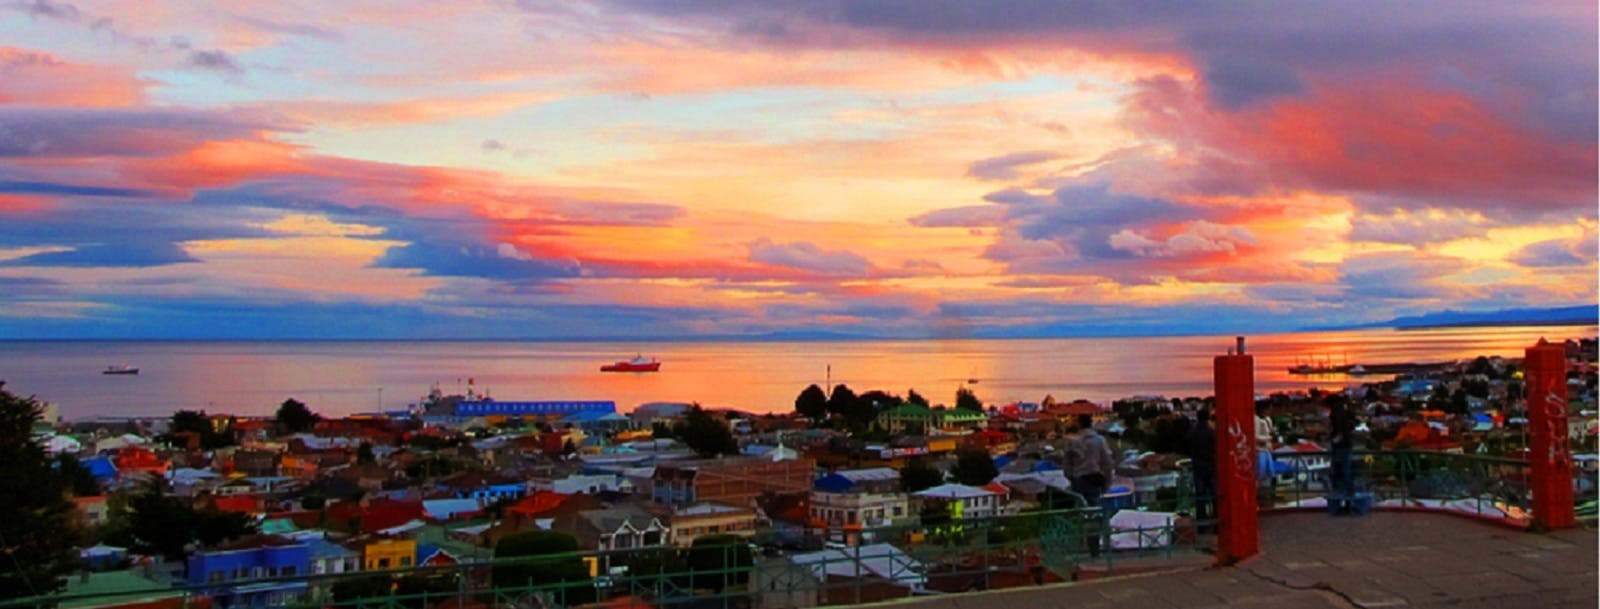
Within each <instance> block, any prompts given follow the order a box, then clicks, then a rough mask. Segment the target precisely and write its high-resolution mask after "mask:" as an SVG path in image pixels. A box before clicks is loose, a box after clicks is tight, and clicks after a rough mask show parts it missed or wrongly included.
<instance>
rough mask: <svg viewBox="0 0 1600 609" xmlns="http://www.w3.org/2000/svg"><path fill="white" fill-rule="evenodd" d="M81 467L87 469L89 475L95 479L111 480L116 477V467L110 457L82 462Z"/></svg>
mask: <svg viewBox="0 0 1600 609" xmlns="http://www.w3.org/2000/svg"><path fill="white" fill-rule="evenodd" d="M83 466H84V467H86V468H89V473H90V474H92V475H94V477H95V478H96V479H100V478H113V477H116V475H117V466H116V464H114V463H112V462H111V458H110V457H95V458H93V459H90V460H88V461H84V462H83Z"/></svg>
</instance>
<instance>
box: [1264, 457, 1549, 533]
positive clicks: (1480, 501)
mask: <svg viewBox="0 0 1600 609" xmlns="http://www.w3.org/2000/svg"><path fill="white" fill-rule="evenodd" d="M1333 458H1334V457H1333V455H1332V454H1331V453H1328V452H1299V453H1289V454H1282V453H1279V454H1274V455H1272V459H1273V463H1272V465H1271V470H1272V471H1271V472H1270V474H1271V475H1267V474H1268V473H1269V472H1267V471H1266V470H1267V467H1266V466H1263V467H1261V468H1259V469H1258V473H1260V474H1263V475H1261V476H1259V477H1258V484H1259V486H1260V488H1261V493H1260V500H1261V508H1262V509H1263V510H1270V509H1293V508H1326V507H1327V502H1328V497H1329V496H1330V494H1334V491H1335V489H1334V488H1333V484H1334V480H1333V472H1334V469H1335V465H1336V464H1335V463H1334V461H1333ZM1351 470H1352V474H1353V475H1352V478H1353V482H1354V484H1353V487H1354V490H1355V491H1356V494H1357V496H1358V497H1359V498H1360V499H1361V500H1362V501H1369V502H1370V507H1371V508H1375V509H1410V510H1428V511H1438V512H1446V513H1454V514H1460V515H1466V516H1473V517H1479V518H1487V519H1490V520H1495V521H1500V522H1503V523H1505V524H1510V525H1514V526H1528V525H1529V524H1531V518H1530V514H1531V511H1532V498H1531V496H1530V493H1529V487H1528V478H1529V468H1528V463H1527V462H1526V461H1522V460H1519V459H1508V458H1503V457H1490V456H1484V455H1472V454H1461V453H1448V452H1437V451H1424V450H1387V451H1354V452H1352V453H1351ZM1575 481H1576V478H1575ZM1363 507H1368V506H1363Z"/></svg>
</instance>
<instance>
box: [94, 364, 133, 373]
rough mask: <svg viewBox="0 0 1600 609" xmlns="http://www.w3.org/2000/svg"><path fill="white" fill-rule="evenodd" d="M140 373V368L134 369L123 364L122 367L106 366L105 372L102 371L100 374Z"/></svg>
mask: <svg viewBox="0 0 1600 609" xmlns="http://www.w3.org/2000/svg"><path fill="white" fill-rule="evenodd" d="M138 373H139V369H138V368H134V367H133V366H129V365H127V364H123V365H121V366H106V369H105V370H101V371H100V374H138Z"/></svg>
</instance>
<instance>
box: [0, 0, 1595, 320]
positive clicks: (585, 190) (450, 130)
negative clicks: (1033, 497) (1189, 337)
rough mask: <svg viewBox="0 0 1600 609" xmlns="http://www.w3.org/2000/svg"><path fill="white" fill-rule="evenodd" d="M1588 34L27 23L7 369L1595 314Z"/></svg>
mask: <svg viewBox="0 0 1600 609" xmlns="http://www.w3.org/2000/svg"><path fill="white" fill-rule="evenodd" d="M1596 23H1597V14H1596V3H1595V2H1594V1H1593V0H1582V1H1573V2H1530V3H1522V2H1496V3H1462V2H1458V1H1453V0H1452V1H1440V2H1426V1H1424V2H1394V1H1391V0H1385V1H1379V2H1315V3H1299V2H1280V1H1262V2H1246V1H1233V0H1229V1H1224V2H1206V1H1197V2H1146V1H1138V0H1123V1H1118V2H1074V1H1046V0H996V1H991V2H979V1H976V0H971V1H969V0H951V1H944V0H900V1H890V0H885V1H878V2H844V1H829V0H816V1H811V2H793V1H782V2H780V1H769V0H700V1H694V2H680V1H670V0H593V1H586V0H561V1H552V2H537V1H510V0H506V1H475V2H443V1H428V2H392V1H382V2H378V1H368V0H339V1H335V2H328V1H314V2H283V1H275V2H259V3H258V2H192V3H191V2H184V3H176V2H174V3H155V2H125V1H124V2H89V1H84V0H73V1H72V2H70V3H69V2H63V1H56V0H49V1H46V0H0V338H35V337H51V338H73V337H83V338H112V337H116V338H140V337H152V338H159V337H176V338H189V337H193V338H201V337H215V338H238V337H260V338H273V337H326V338H368V337H390V338H407V337H419V338H451V337H462V338H490V337H505V338H521V337H534V338H563V337H586V338H594V337H682V336H704V335H743V334H762V333H769V332H794V331H805V332H818V331H825V332H838V333H844V334H854V335H866V336H893V337H924V336H936V337H965V336H1041V335H1078V334H1137V333H1211V332H1218V333H1221V332H1239V331H1250V332H1260V331H1274V330H1292V329H1295V328H1300V327H1305V326H1330V325H1339V324H1350V323H1360V322H1369V321H1376V320H1382V319H1387V318H1390V317H1394V316H1396V315H1409V314H1417V313H1421V312H1426V311H1438V310H1444V309H1462V310H1492V309H1501V308H1511V307H1542V306H1559V305H1572V304H1584V303H1587V304H1594V303H1595V302H1596V300H1597V295H1596V278H1597V268H1596V247H1597V246H1596V232H1597V220H1596V215H1597V202H1596V201H1597V199H1596V197H1597V186H1596V185H1597V171H1596V168H1597V155H1596V150H1597V127H1596V123H1597V119H1596V117H1597V103H1596V92H1597V82H1596V80H1597V76H1596V75H1597V71H1600V68H1597V65H1596V64H1597V61H1596V58H1597V52H1600V49H1597V42H1596Z"/></svg>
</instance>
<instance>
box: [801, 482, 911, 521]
mask: <svg viewBox="0 0 1600 609" xmlns="http://www.w3.org/2000/svg"><path fill="white" fill-rule="evenodd" d="M899 487H900V473H899V472H897V471H895V470H893V469H890V468H887V467H877V468H871V469H859V470H846V471H840V472H834V473H832V474H828V475H826V476H823V477H821V478H818V479H817V480H816V482H814V483H813V484H812V487H811V519H812V520H814V521H816V522H820V523H822V524H823V526H824V527H826V528H827V529H830V530H862V529H871V528H875V527H886V526H889V525H891V524H893V523H895V522H898V521H900V520H902V519H905V518H907V517H909V516H911V499H910V497H909V496H907V495H906V494H905V493H903V492H900V490H899Z"/></svg>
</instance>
